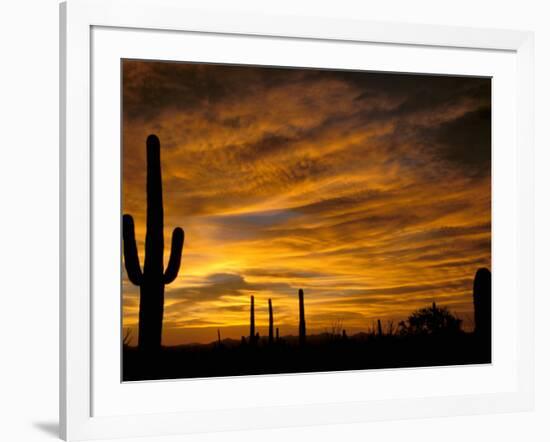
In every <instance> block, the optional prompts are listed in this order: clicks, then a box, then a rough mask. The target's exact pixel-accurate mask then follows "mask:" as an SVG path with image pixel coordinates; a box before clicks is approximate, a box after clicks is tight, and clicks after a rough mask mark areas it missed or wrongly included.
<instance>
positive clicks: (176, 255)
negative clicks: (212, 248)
mask: <svg viewBox="0 0 550 442" xmlns="http://www.w3.org/2000/svg"><path fill="white" fill-rule="evenodd" d="M146 191H147V232H146V234H145V261H144V265H143V271H142V270H141V267H140V263H139V257H138V252H137V246H136V238H135V233H134V220H133V218H132V216H131V215H128V214H125V215H124V216H123V217H122V238H123V243H124V264H125V266H126V273H127V275H128V279H129V280H130V281H131V282H132V283H133V284H135V285H137V286H139V288H140V300H139V335H138V347H139V348H140V350H145V351H153V350H158V349H160V347H161V342H162V320H163V315H164V286H165V285H166V284H170V283H171V282H173V281H174V280H175V279H176V277H177V276H178V271H179V268H180V264H181V253H182V248H183V241H184V233H183V230H182V229H181V228H179V227H176V228H175V229H174V232H173V233H172V246H171V250H170V259H169V261H168V266H167V268H166V271H164V233H163V229H164V208H163V203H162V174H161V164H160V142H159V139H158V138H157V137H156V136H155V135H149V137H147V186H146Z"/></svg>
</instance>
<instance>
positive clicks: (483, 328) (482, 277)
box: [473, 267, 491, 338]
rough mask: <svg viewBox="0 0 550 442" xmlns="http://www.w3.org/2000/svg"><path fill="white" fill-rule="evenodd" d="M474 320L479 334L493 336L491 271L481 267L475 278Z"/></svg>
mask: <svg viewBox="0 0 550 442" xmlns="http://www.w3.org/2000/svg"><path fill="white" fill-rule="evenodd" d="M473 293H474V320H475V333H476V335H478V336H484V337H486V338H490V336H491V272H490V271H489V269H486V268H484V267H483V268H480V269H478V270H477V272H476V276H475V278H474V290H473Z"/></svg>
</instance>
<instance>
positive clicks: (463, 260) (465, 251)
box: [122, 60, 491, 345]
mask: <svg viewBox="0 0 550 442" xmlns="http://www.w3.org/2000/svg"><path fill="white" fill-rule="evenodd" d="M490 103H491V83H490V80H489V79H480V78H465V77H443V76H428V75H401V74H380V73H366V72H346V71H329V70H327V71H323V70H313V69H308V70H305V69H282V68H259V67H241V66H227V65H206V64H186V63H164V62H142V61H127V60H126V61H124V62H123V212H124V213H129V214H131V215H132V216H133V217H134V220H135V223H136V240H137V244H138V251H139V255H140V260H141V263H143V255H144V239H145V213H146V205H145V172H146V164H145V140H146V138H147V136H148V135H149V134H150V133H155V134H157V136H158V137H159V139H160V142H161V161H162V175H163V192H164V195H163V197H164V225H165V263H166V262H167V259H168V254H169V245H170V237H171V232H172V230H173V229H174V228H175V227H177V226H180V227H182V228H183V229H184V230H185V244H184V248H183V257H182V265H181V268H180V272H179V275H178V278H177V279H176V281H174V283H172V284H171V285H168V286H166V290H165V313H164V327H163V344H164V345H177V344H183V343H190V342H212V341H215V340H216V339H217V330H218V328H219V329H220V331H221V335H222V339H223V338H233V339H240V337H241V336H246V335H247V334H248V327H249V308H250V300H249V298H250V295H252V294H253V295H254V296H255V304H256V327H257V329H258V331H259V332H260V334H261V335H262V336H265V335H266V334H267V323H268V319H267V318H268V315H267V302H268V299H269V298H271V299H272V300H273V308H274V316H275V326H276V327H279V328H280V333H281V335H288V334H292V335H297V330H298V289H299V288H303V289H304V292H305V310H306V323H307V332H308V334H317V333H321V332H323V331H326V330H331V329H332V327H333V326H335V325H336V324H341V325H342V327H343V328H344V329H346V331H347V333H348V335H352V334H354V333H357V332H359V331H367V330H368V329H369V328H372V327H373V326H374V323H375V321H376V320H377V319H380V320H381V321H382V322H383V323H384V325H385V326H387V325H388V324H389V322H391V321H393V324H394V326H397V323H398V321H400V320H403V319H405V318H406V317H407V316H408V314H409V313H411V312H412V311H413V310H415V309H418V308H422V307H425V306H426V305H429V304H431V303H432V302H436V303H437V304H438V305H441V306H446V307H448V308H449V309H450V310H451V311H452V312H453V313H455V314H456V315H458V316H459V317H460V318H461V319H463V320H464V327H465V328H466V329H469V328H471V321H472V319H473V305H472V282H473V278H474V275H475V271H476V270H477V269H478V268H479V267H488V268H489V269H490V268H491V187H490V185H491V176H490V170H491V167H490V152H491V143H490V130H491V129H490V128H491V117H490V114H491V110H490ZM122 277H123V327H125V328H131V329H132V343H134V344H135V343H136V342H137V339H136V338H137V315H138V307H139V288H138V287H136V286H134V285H132V284H131V283H130V282H129V281H128V279H127V277H126V273H125V271H124V272H123V276H122Z"/></svg>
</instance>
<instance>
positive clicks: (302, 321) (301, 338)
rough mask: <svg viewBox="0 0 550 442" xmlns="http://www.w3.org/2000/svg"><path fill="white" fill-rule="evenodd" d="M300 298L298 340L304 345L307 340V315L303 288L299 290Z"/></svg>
mask: <svg viewBox="0 0 550 442" xmlns="http://www.w3.org/2000/svg"><path fill="white" fill-rule="evenodd" d="M298 299H299V303H300V324H299V327H298V332H299V333H298V334H299V337H298V340H299V342H300V345H304V344H305V342H306V317H305V313H304V291H303V290H302V289H300V290H299V291H298Z"/></svg>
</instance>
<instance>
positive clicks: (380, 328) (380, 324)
mask: <svg viewBox="0 0 550 442" xmlns="http://www.w3.org/2000/svg"><path fill="white" fill-rule="evenodd" d="M382 334H383V332H382V323H381V322H380V319H379V320H378V336H382Z"/></svg>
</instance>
